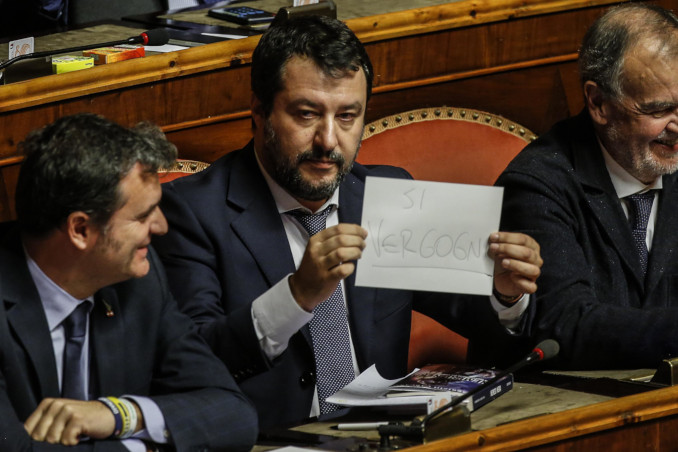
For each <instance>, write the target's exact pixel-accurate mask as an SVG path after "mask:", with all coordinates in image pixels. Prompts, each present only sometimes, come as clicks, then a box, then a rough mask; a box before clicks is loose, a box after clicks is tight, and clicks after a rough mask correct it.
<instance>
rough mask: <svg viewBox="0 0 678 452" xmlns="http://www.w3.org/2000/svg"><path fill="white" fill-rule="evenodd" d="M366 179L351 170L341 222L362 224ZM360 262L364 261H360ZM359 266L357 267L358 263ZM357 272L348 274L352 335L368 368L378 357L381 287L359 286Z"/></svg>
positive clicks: (362, 366) (342, 199)
mask: <svg viewBox="0 0 678 452" xmlns="http://www.w3.org/2000/svg"><path fill="white" fill-rule="evenodd" d="M364 184H365V182H364V180H360V179H358V178H357V177H356V176H355V175H354V174H353V173H350V174H349V175H348V176H347V177H346V180H344V182H343V183H342V184H341V187H340V189H339V222H341V223H354V224H361V219H362V210H363V195H364V187H365V185H364ZM357 265H360V262H358V264H357ZM356 270H357V267H356ZM355 273H356V272H353V274H351V275H350V276H349V277H348V278H346V281H345V284H344V287H345V290H346V298H347V300H346V303H347V306H348V314H349V319H350V327H351V337H352V340H353V347H354V349H355V352H356V358H357V360H358V367H359V368H360V370H361V371H362V370H364V369H365V368H366V367H367V363H369V362H373V361H374V360H373V359H372V358H371V357H370V350H372V349H374V348H373V347H371V344H372V342H373V341H374V340H375V338H374V337H373V336H374V328H372V323H373V321H374V309H375V301H376V296H377V290H376V289H374V288H372V287H357V286H356V285H355Z"/></svg>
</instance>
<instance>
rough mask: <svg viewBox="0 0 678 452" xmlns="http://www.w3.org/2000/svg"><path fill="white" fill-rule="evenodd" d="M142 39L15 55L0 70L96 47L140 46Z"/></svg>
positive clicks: (135, 38)
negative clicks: (33, 59)
mask: <svg viewBox="0 0 678 452" xmlns="http://www.w3.org/2000/svg"><path fill="white" fill-rule="evenodd" d="M142 43H143V39H142V38H141V36H133V37H131V38H126V39H119V40H117V41H109V42H98V43H96V44H87V45H82V46H77V47H69V48H67V49H57V50H44V51H42V52H34V53H29V54H27V55H17V56H15V57H14V58H11V59H9V60H7V61H3V62H2V63H0V70H2V69H5V68H6V67H7V66H9V65H10V64H13V63H16V62H17V61H21V60H27V59H29V58H30V59H32V58H43V57H48V56H51V55H57V54H61V53H70V52H78V51H82V50H90V49H96V48H98V47H113V46H118V45H120V44H142Z"/></svg>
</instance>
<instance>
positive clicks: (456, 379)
mask: <svg viewBox="0 0 678 452" xmlns="http://www.w3.org/2000/svg"><path fill="white" fill-rule="evenodd" d="M497 375H498V371H495V370H492V369H482V368H478V367H471V366H461V365H454V364H437V365H431V366H425V367H423V368H422V369H419V370H418V371H417V372H415V373H413V374H412V375H410V376H409V377H407V378H405V379H403V380H401V381H400V382H398V383H396V384H394V385H392V386H391V387H390V388H389V392H388V393H387V394H386V397H388V398H391V397H413V396H421V395H425V394H435V393H440V392H448V393H451V394H453V395H454V396H460V395H463V394H466V393H468V392H470V391H473V390H475V389H476V388H478V387H479V386H480V385H483V384H486V383H487V382H489V381H491V380H492V379H494V378H495V377H496V376H497ZM511 388H513V375H512V374H508V375H505V376H504V377H502V378H500V379H498V380H497V381H495V382H493V383H492V384H490V385H488V386H487V387H486V388H483V389H482V390H480V391H479V392H477V393H476V394H473V396H471V398H470V400H469V401H468V402H467V407H468V409H469V411H473V410H476V409H478V408H480V407H481V406H483V405H485V404H486V403H488V402H490V401H491V400H494V399H496V398H497V397H499V396H501V395H502V394H505V393H507V392H508V391H510V390H511Z"/></svg>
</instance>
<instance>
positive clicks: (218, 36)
mask: <svg viewBox="0 0 678 452" xmlns="http://www.w3.org/2000/svg"><path fill="white" fill-rule="evenodd" d="M200 34H202V35H205V36H214V37H216V38H228V39H244V38H249V36H244V35H232V34H229V33H200Z"/></svg>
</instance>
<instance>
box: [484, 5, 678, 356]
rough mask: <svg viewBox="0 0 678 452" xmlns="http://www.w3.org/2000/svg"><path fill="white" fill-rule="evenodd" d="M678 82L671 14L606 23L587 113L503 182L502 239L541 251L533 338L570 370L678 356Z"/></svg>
mask: <svg viewBox="0 0 678 452" xmlns="http://www.w3.org/2000/svg"><path fill="white" fill-rule="evenodd" d="M677 71H678V20H677V19H676V17H675V16H674V15H673V14H672V13H670V12H668V11H666V10H663V9H661V8H658V7H654V6H648V5H646V4H643V3H637V4H628V5H623V6H620V7H617V8H613V9H612V10H610V11H608V12H607V13H606V14H605V15H604V16H603V17H602V18H600V19H599V20H598V21H597V22H596V23H595V24H594V25H593V26H592V27H591V28H590V30H589V31H588V32H587V34H586V37H585V38H584V42H583V45H582V48H581V51H580V72H581V80H582V84H583V90H584V95H585V102H586V109H585V110H584V111H583V112H582V113H581V114H579V115H578V116H577V117H574V118H571V119H567V120H565V121H563V122H561V123H559V124H556V125H555V126H554V128H553V129H552V130H551V131H550V132H548V133H547V134H545V135H543V136H541V137H540V138H539V139H538V140H536V141H535V142H533V143H532V144H530V146H528V147H527V148H526V149H524V150H523V151H522V153H521V154H520V155H518V157H517V158H516V159H515V160H514V161H513V162H512V163H511V164H510V165H509V166H508V168H507V169H506V171H505V172H504V173H503V175H502V176H501V177H500V178H499V180H498V181H497V184H498V185H502V186H504V187H505V192H504V213H503V215H502V227H503V228H507V229H509V230H519V231H523V232H525V233H528V234H531V235H532V236H534V237H535V238H536V239H537V240H538V241H539V244H540V245H541V247H542V248H541V249H542V253H543V255H544V261H545V263H544V269H543V274H542V276H541V278H540V283H539V290H538V292H537V295H538V296H537V306H538V308H537V314H538V315H537V318H536V322H535V323H534V325H533V327H534V334H536V335H537V336H539V337H552V338H554V339H556V340H557V341H558V342H560V346H561V350H560V355H559V356H560V365H562V366H567V367H570V368H625V367H657V365H658V364H659V363H660V361H661V360H662V359H664V358H668V357H671V356H676V355H678V259H676V255H675V254H676V250H678V234H676V230H677V229H678V210H677V209H676V206H677V205H678V185H677V184H676V177H677V176H676V169H678V78H676V74H677V73H678V72H677ZM646 193H647V194H648V195H649V196H642V195H644V194H646ZM636 194H640V195H641V196H635V195H636ZM630 195H633V198H630V197H629V196H630ZM643 199H645V200H644V201H643ZM636 203H639V204H640V209H636V207H635V205H636ZM637 211H638V212H637ZM641 219H643V220H645V222H647V224H646V225H645V224H642V223H643V222H642V221H640V220H641ZM636 238H637V239H638V240H636ZM648 249H649V253H648ZM648 254H649V256H648Z"/></svg>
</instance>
